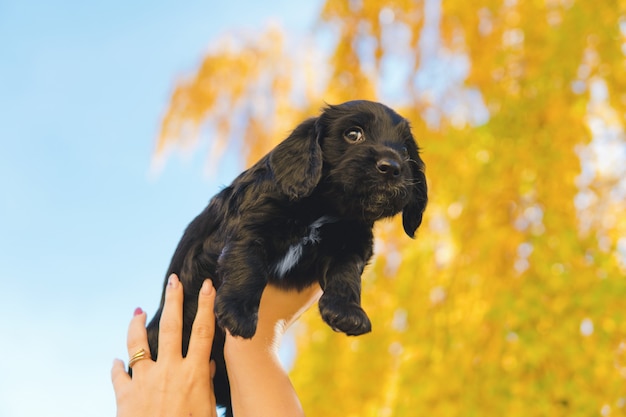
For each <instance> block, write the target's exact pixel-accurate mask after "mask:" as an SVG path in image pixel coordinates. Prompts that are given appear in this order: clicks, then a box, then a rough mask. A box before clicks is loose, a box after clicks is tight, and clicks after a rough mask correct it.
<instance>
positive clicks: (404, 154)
mask: <svg viewBox="0 0 626 417" xmlns="http://www.w3.org/2000/svg"><path fill="white" fill-rule="evenodd" d="M400 154H401V155H402V157H403V158H404V160H405V161H406V160H408V159H410V157H411V156H410V155H409V149H408V148H407V147H406V146H403V147H402V150H401V151H400Z"/></svg>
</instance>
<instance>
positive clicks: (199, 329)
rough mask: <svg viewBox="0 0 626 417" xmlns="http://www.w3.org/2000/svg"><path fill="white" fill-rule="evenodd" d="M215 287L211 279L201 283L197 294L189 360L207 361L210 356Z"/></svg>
mask: <svg viewBox="0 0 626 417" xmlns="http://www.w3.org/2000/svg"><path fill="white" fill-rule="evenodd" d="M214 304H215V288H213V283H212V282H211V280H209V279H207V280H205V281H204V283H203V284H202V288H201V289H200V294H199V295H198V312H197V313H196V318H195V319H194V321H193V326H192V328H191V339H190V340H189V351H188V352H187V357H188V358H189V359H191V360H199V361H208V359H209V357H210V356H211V347H212V345H213V336H214V335H215V314H214V313H213V306H214Z"/></svg>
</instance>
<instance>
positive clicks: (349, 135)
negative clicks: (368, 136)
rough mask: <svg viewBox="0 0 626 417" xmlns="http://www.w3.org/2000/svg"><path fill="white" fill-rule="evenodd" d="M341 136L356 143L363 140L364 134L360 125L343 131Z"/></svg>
mask: <svg viewBox="0 0 626 417" xmlns="http://www.w3.org/2000/svg"><path fill="white" fill-rule="evenodd" d="M343 138H344V139H345V140H347V141H348V142H350V143H358V142H362V141H364V140H365V135H364V134H363V129H361V128H360V127H351V128H350V129H348V130H346V131H345V132H344V133H343Z"/></svg>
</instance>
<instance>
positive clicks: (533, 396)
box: [156, 0, 626, 417]
mask: <svg viewBox="0 0 626 417" xmlns="http://www.w3.org/2000/svg"><path fill="white" fill-rule="evenodd" d="M287 39H290V37H289V36H286V34H285V33H283V31H281V30H280V29H279V28H276V27H272V28H269V29H268V30H267V31H266V32H265V33H263V34H258V33H257V34H253V35H238V36H231V37H229V38H225V39H222V40H220V41H218V42H217V43H216V44H215V45H214V47H213V49H212V50H211V51H210V52H209V53H208V54H207V55H206V56H205V58H204V61H203V63H202V65H201V67H200V68H199V69H198V71H197V72H196V73H195V74H193V75H192V76H190V77H189V78H188V79H184V80H181V81H180V82H179V83H178V84H177V86H176V89H175V91H174V93H173V95H172V99H171V103H170V107H169V110H168V112H167V115H166V116H165V118H164V120H163V128H162V132H161V136H160V138H159V140H158V143H157V148H156V154H157V156H163V155H167V151H168V149H173V148H176V147H177V146H180V145H184V144H186V143H187V144H188V143H190V141H191V143H193V141H196V140H198V138H202V137H206V136H210V140H211V141H213V143H214V144H215V148H214V150H213V151H212V152H213V154H214V155H219V152H221V150H220V149H222V148H223V147H224V146H234V147H240V148H241V149H245V150H246V152H245V159H246V161H245V162H246V164H250V163H252V162H254V161H255V160H257V159H258V158H259V157H260V156H261V155H262V154H264V153H265V152H267V151H268V150H269V149H270V148H271V147H272V146H274V145H275V144H276V143H277V142H278V141H280V140H281V139H283V138H284V137H285V136H286V133H287V132H288V131H289V129H291V128H293V127H294V126H295V125H296V124H297V123H298V122H299V121H301V120H302V119H304V118H305V117H309V116H312V115H315V114H317V113H318V109H319V108H320V107H322V106H323V103H324V102H328V103H338V102H343V101H347V100H351V99H357V98H365V99H374V100H379V101H383V102H385V103H386V104H388V105H390V106H391V107H394V108H395V109H397V110H398V111H399V112H400V113H401V114H403V115H404V116H406V117H407V118H409V119H410V120H411V122H412V126H413V133H414V135H415V137H416V138H417V139H418V142H419V143H420V145H421V147H422V148H423V159H424V160H425V161H426V164H427V178H428V181H429V188H430V190H431V193H430V203H429V206H428V208H427V212H426V216H425V223H424V225H423V226H422V228H421V229H420V230H419V232H418V236H417V238H416V240H414V241H412V240H410V239H409V238H407V237H406V236H405V235H404V234H403V232H402V229H401V227H400V226H399V224H398V221H397V220H396V221H390V222H386V223H383V224H381V225H380V227H378V228H377V231H376V235H377V237H378V238H377V242H376V252H377V255H376V257H375V259H374V260H373V262H372V264H371V265H370V266H369V268H368V269H367V270H366V274H365V276H364V283H363V287H364V288H363V291H364V294H363V305H364V307H365V309H366V311H368V313H369V314H370V317H371V318H372V322H373V327H374V330H373V332H372V333H371V334H368V335H365V336H361V337H357V338H351V337H347V336H345V335H343V334H336V333H333V332H332V331H331V330H330V329H329V328H328V327H327V326H325V325H324V324H323V323H322V322H321V320H320V318H319V315H318V314H317V312H315V311H313V312H310V313H309V314H307V315H306V316H305V317H304V318H303V319H302V320H301V323H300V326H299V328H298V329H299V331H298V357H297V361H296V364H295V366H294V370H293V372H292V377H293V380H294V383H295V384H296V387H297V390H298V392H299V393H300V394H301V395H300V396H301V400H302V402H303V405H304V408H305V410H307V412H308V413H309V414H310V415H314V416H317V415H319V416H359V417H361V416H421V415H435V416H473V415H475V416H496V415H509V416H560V415H563V416H565V415H567V416H579V415H580V416H589V415H598V414H601V415H605V416H606V415H623V414H626V383H625V381H624V378H626V308H625V303H624V300H626V277H625V275H626V265H625V262H626V216H625V215H624V213H625V212H626V210H625V209H626V207H625V206H626V179H625V178H626V143H625V133H624V116H625V114H626V88H625V87H626V57H625V52H626V3H624V2H623V1H621V2H616V1H614V0H596V1H589V0H585V1H576V0H545V1H520V0H499V1H495V0H477V1H474V2H462V1H440V0H422V1H419V0H415V1H406V0H394V1H386V2H382V1H375V0H350V1H348V0H334V1H333V0H328V1H327V2H326V4H325V5H324V7H323V9H322V11H321V15H320V18H319V24H317V25H316V26H315V29H314V30H313V31H312V33H311V36H310V38H307V39H305V40H298V44H297V45H293V44H289V42H288V41H287Z"/></svg>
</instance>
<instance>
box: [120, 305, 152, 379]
mask: <svg viewBox="0 0 626 417" xmlns="http://www.w3.org/2000/svg"><path fill="white" fill-rule="evenodd" d="M126 347H127V349H128V357H129V358H132V357H133V356H134V355H135V354H137V353H139V352H141V350H142V349H143V350H144V352H145V354H144V357H146V358H148V359H149V358H150V346H149V345H148V333H147V331H146V313H145V312H144V311H141V309H140V308H137V309H136V310H135V314H134V316H133V318H132V319H131V321H130V324H129V326H128V336H127V337H126ZM142 362H145V360H140V361H137V362H135V363H134V364H133V365H132V367H133V368H137V367H138V366H143V365H144V364H143V363H142ZM140 364H141V365H140Z"/></svg>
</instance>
